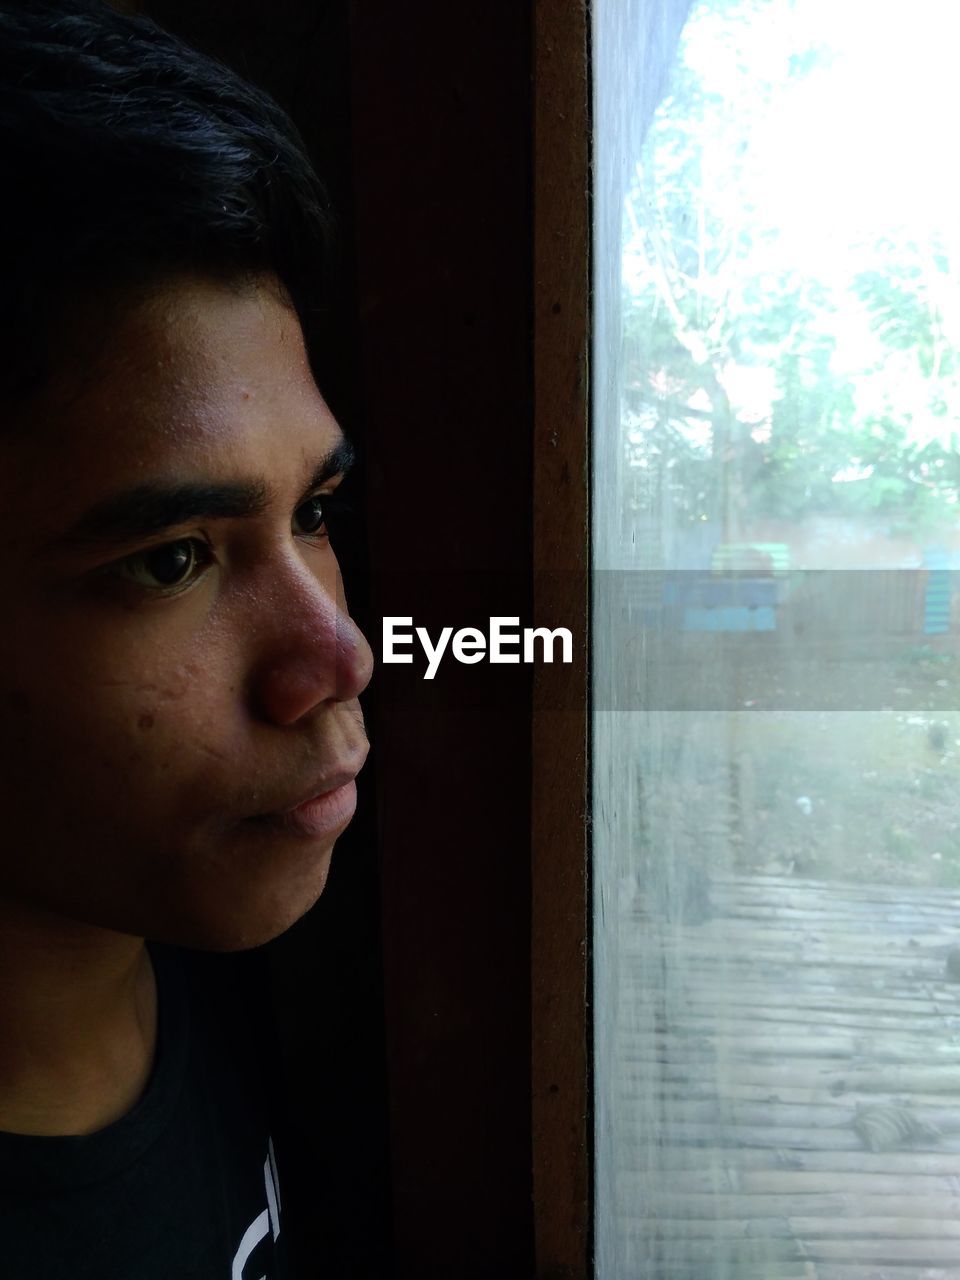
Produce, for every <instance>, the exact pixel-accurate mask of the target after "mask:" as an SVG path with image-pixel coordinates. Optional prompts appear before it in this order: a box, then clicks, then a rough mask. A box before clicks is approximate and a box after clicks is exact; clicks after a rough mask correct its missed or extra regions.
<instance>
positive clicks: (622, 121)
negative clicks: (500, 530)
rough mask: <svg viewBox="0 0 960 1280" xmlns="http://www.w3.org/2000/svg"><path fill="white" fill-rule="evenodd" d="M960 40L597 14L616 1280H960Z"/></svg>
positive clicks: (608, 1115) (597, 380) (769, 13)
mask: <svg viewBox="0 0 960 1280" xmlns="http://www.w3.org/2000/svg"><path fill="white" fill-rule="evenodd" d="M958 25H960V10H958V9H955V8H954V6H952V5H945V4H943V3H942V0H913V3H911V4H909V5H906V4H897V3H893V2H892V0H891V2H889V3H887V2H884V0H869V2H868V0H841V2H840V3H837V0H829V2H828V0H708V2H707V3H702V4H697V5H694V6H693V7H692V8H689V7H688V5H687V4H686V3H684V2H683V0H680V2H679V3H678V2H675V0H597V3H596V4H595V5H594V51H595V52H594V58H595V65H594V83H595V121H596V130H595V135H596V140H595V157H594V159H595V209H596V214H595V218H596V222H595V280H594V285H595V344H594V354H593V369H592V379H593V387H594V476H595V480H594V493H593V504H594V526H593V533H594V548H595V550H594V601H595V604H594V617H593V644H594V663H595V666H594V671H595V675H594V689H593V697H594V722H593V728H594V778H593V786H594V807H593V817H594V858H595V877H594V883H595V921H594V930H595V932H594V937H595V949H594V954H595V974H594V977H595V988H594V995H595V1002H594V1004H595V1042H596V1064H595V1065H596V1095H595V1101H596V1224H597V1229H596V1240H597V1265H596V1274H597V1276H598V1277H599V1280H634V1277H643V1278H645V1280H646V1278H647V1277H651V1278H654V1277H655V1278H658V1280H659V1278H663V1280H675V1278H676V1280H682V1278H690V1280H693V1278H694V1277H703V1278H704V1280H718V1278H720V1277H730V1278H735V1280H747V1278H750V1280H785V1278H786V1277H815V1278H816V1280H888V1277H896V1278H897V1280H920V1278H921V1277H926V1278H927V1280H932V1278H933V1277H937V1278H942V1277H948V1276H949V1277H960V1217H958V1210H960V1196H958V1189H960V1107H958V1105H957V1104H958V1099H960V803H958V796H960V790H958V780H960V741H958V740H960V708H958V702H957V692H958V689H960V667H958V664H957V629H958V601H957V591H956V569H957V567H958V564H960V520H958V505H957V497H958V486H960V453H958V448H957V440H958V427H960V187H958V178H957V174H958V168H960V167H958V165H957V163H956V161H955V158H954V155H953V151H954V148H953V145H952V144H953V137H954V133H953V131H954V128H955V122H956V121H957V120H958V119H960V75H958V74H957V71H956V69H955V66H954V62H955V56H956V55H955V50H956V47H957V40H956V37H957V35H958V32H957V30H956V28H957V27H958Z"/></svg>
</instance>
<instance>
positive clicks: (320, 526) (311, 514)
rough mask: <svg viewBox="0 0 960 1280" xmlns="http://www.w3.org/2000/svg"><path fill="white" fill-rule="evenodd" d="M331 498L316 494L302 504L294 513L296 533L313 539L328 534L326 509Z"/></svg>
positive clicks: (326, 495)
mask: <svg viewBox="0 0 960 1280" xmlns="http://www.w3.org/2000/svg"><path fill="white" fill-rule="evenodd" d="M330 498H331V495H330V494H325V493H315V494H314V495H313V497H312V498H308V499H307V500H306V502H301V503H300V505H299V507H297V509H296V511H294V513H293V523H294V533H300V534H307V535H308V536H313V537H316V536H318V535H319V534H324V533H326V528H325V514H324V508H325V506H326V503H327V502H328V501H329V500H330Z"/></svg>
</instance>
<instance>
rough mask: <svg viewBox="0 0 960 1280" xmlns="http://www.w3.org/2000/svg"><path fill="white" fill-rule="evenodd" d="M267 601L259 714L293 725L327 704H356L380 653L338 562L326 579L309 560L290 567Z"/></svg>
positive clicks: (255, 699) (256, 674)
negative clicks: (351, 601) (352, 607)
mask: <svg viewBox="0 0 960 1280" xmlns="http://www.w3.org/2000/svg"><path fill="white" fill-rule="evenodd" d="M330 558H331V560H332V555H331V557H330ZM261 604H262V605H263V607H264V609H265V612H266V615H267V616H266V620H265V622H264V624H263V632H262V635H263V642H262V644H261V646H260V653H259V655H258V660H257V661H256V663H255V665H254V669H253V673H252V678H251V702H252V705H253V708H254V711H255V714H257V715H258V716H259V717H260V718H262V719H265V720H268V721H269V722H270V723H272V724H276V725H281V726H289V725H294V724H296V723H297V722H298V721H300V720H302V719H304V717H306V716H309V714H310V713H311V712H312V711H314V710H315V709H316V708H318V707H320V706H321V705H323V704H325V703H326V704H334V703H341V702H350V701H352V700H353V699H354V698H356V697H357V696H358V695H359V694H360V693H362V692H363V690H364V689H365V688H366V686H367V685H368V683H369V682H370V677H371V675H372V673H373V654H372V653H371V651H370V646H369V645H368V644H367V641H366V639H365V638H364V636H363V634H362V632H361V631H360V629H359V628H358V627H357V625H356V623H355V622H354V621H353V619H352V618H351V617H350V614H349V612H348V610H347V604H346V599H345V597H344V593H343V584H342V581H341V579H340V573H339V570H337V569H336V562H335V561H333V565H332V567H331V569H330V572H328V573H325V574H324V575H323V576H322V577H317V576H315V575H314V574H313V573H312V572H311V571H310V570H309V569H308V568H307V567H306V566H305V565H304V564H303V562H302V561H297V562H296V563H295V564H293V565H288V566H287V568H286V571H285V572H281V573H276V574H275V576H274V577H273V581H272V583H271V587H270V589H269V591H268V592H265V593H264V597H262V598H261Z"/></svg>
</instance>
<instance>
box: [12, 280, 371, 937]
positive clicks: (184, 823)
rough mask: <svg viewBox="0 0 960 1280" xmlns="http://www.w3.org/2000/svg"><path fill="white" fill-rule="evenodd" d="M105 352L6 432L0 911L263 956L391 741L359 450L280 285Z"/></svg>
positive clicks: (177, 310)
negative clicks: (378, 707) (345, 499)
mask: <svg viewBox="0 0 960 1280" xmlns="http://www.w3.org/2000/svg"><path fill="white" fill-rule="evenodd" d="M97 337H98V341H97V343H96V344H95V350H96V352H97V353H98V354H97V359H96V360H95V361H94V362H93V365H92V367H88V368H86V369H85V370H83V371H78V369H77V368H74V369H73V372H72V373H69V374H66V375H64V376H63V377H61V378H60V379H59V380H58V383H57V385H55V386H54V387H53V388H52V389H51V390H50V391H48V392H45V393H44V395H43V397H42V399H38V400H37V401H36V402H35V403H34V405H33V406H31V411H30V414H29V421H27V422H26V425H21V426H19V428H18V429H17V430H15V431H13V432H12V433H11V432H4V431H2V430H0V572H2V578H3V588H4V590H3V597H4V600H3V610H2V625H0V758H2V760H3V770H2V774H0V803H2V827H0V906H2V904H3V903H4V902H6V903H7V904H9V905H10V906H11V907H13V908H15V909H16V908H20V907H27V908H30V909H34V908H35V909H39V910H41V911H44V912H52V913H54V914H55V915H60V916H64V917H67V918H69V919H71V920H80V921H83V922H87V923H92V924H95V925H101V926H104V927H107V928H112V929H117V930H121V931H123V932H128V933H132V934H137V935H141V934H142V935H146V936H148V937H153V938H156V939H160V940H164V941H169V942H176V943H181V944H184V945H188V946H197V947H211V948H217V949H234V948H238V947H243V946H251V945H255V944H257V943H260V942H263V941H265V940H266V939H268V938H270V937H273V936H275V935H276V934H278V933H280V932H281V931H282V930H283V929H285V928H286V927H287V926H288V925H290V924H291V923H292V922H293V921H294V920H296V919H297V918H298V917H299V916H300V915H301V914H302V913H303V912H304V911H305V910H306V909H307V908H308V907H309V906H310V905H311V904H312V903H313V902H314V901H315V900H316V898H317V897H318V896H319V894H320V893H321V891H322V889H323V885H324V882H325V880H326V876H327V871H328V868H329V864H330V857H331V853H332V850H333V844H334V841H335V839H336V837H337V836H338V835H339V834H340V833H341V831H342V830H343V828H344V827H345V826H346V825H347V823H348V822H349V819H350V816H351V814H352V812H353V804H354V787H353V782H352V778H353V775H354V774H356V772H357V771H358V770H359V769H360V767H361V765H362V764H363V760H364V757H365V755H366V750H367V743H366V737H365V735H364V730H363V720H362V716H361V712H360V708H359V705H358V703H357V695H358V694H359V693H360V692H361V690H362V689H363V688H364V686H365V685H366V683H367V681H368V679H369V677H370V672H371V668H372V657H371V654H370V650H369V648H368V646H367V644H366V642H365V640H364V639H363V637H362V636H361V635H360V633H359V631H358V630H357V629H356V627H355V626H354V624H353V623H352V622H351V621H350V619H349V617H348V616H347V613H346V610H345V606H344V601H343V591H342V586H341V582H340V575H339V571H338V567H337V561H336V558H335V556H334V553H333V550H332V549H331V546H330V543H329V541H328V540H327V537H326V532H325V530H324V528H323V525H322V522H321V521H322V509H323V503H324V496H323V495H325V494H329V493H330V492H331V491H332V490H334V489H335V488H336V485H337V482H338V479H339V475H340V472H341V471H342V469H343V465H344V460H345V456H346V454H345V451H344V450H343V447H342V445H343V442H342V437H341V434H340V430H339V428H338V426H337V424H336V422H335V421H334V419H333V417H332V415H331V413H330V411H329V409H328V408H327V406H326V405H325V403H324V401H323V399H322V398H321V396H320V394H319V392H318V391H317V388H316V386H315V384H314V381H313V378H312V376H311V373H310V369H309V366H308V363H307V358H306V355H305V352H304V347H303V339H302V335H301V332H300V327H299V324H298V322H297V319H296V316H295V314H294V313H293V311H292V310H290V309H289V307H287V306H286V305H284V303H283V302H282V301H281V299H280V297H279V295H278V292H277V290H276V288H275V287H274V286H273V285H272V282H270V281H269V280H265V281H264V282H263V284H262V287H257V288H254V287H253V286H251V287H250V288H248V289H246V290H240V289H230V288H228V287H226V286H224V285H218V284H216V283H212V282H204V281H199V280H193V279H190V278H183V279H182V280H178V281H177V282H175V283H172V284H170V285H168V286H165V287H164V288H163V289H162V290H157V291H155V292H154V293H153V294H151V295H150V296H149V297H148V298H146V299H145V300H143V301H141V302H139V303H138V304H136V305H130V306H128V307H126V308H121V311H120V313H119V318H117V317H114V318H113V320H112V321H111V324H110V327H109V328H108V330H107V331H106V333H105V335H97ZM101 337H102V338H103V341H100V340H99V339H100V338H101ZM338 447H339V448H340V452H339V454H338ZM317 495H319V497H318V496H317ZM321 793H326V794H324V795H323V798H322V799H320V800H317V801H316V802H315V803H312V804H310V805H308V806H306V807H301V808H299V810H298V812H297V813H296V814H290V813H288V812H286V811H289V810H292V809H294V808H295V807H297V806H301V805H302V803H303V802H304V801H307V800H310V799H311V797H317V796H318V795H320V794H321ZM284 813H286V816H281V815H283V814H284Z"/></svg>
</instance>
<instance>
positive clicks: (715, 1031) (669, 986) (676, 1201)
mask: <svg viewBox="0 0 960 1280" xmlns="http://www.w3.org/2000/svg"><path fill="white" fill-rule="evenodd" d="M623 937H624V939H625V944H624V946H623V949H622V952H621V957H622V958H621V971H620V984H621V990H620V1001H619V1011H620V1012H619V1023H618V1027H617V1049H618V1054H617V1057H618V1078H617V1082H616V1093H617V1100H616V1102H617V1105H616V1115H617V1117H618V1119H617V1136H618V1151H619V1168H618V1173H617V1184H616V1185H617V1197H618V1205H617V1211H618V1220H619V1223H620V1230H621V1232H622V1234H623V1238H624V1240H625V1241H626V1242H627V1251H628V1256H629V1257H630V1258H631V1259H632V1260H633V1270H632V1272H631V1280H632V1276H633V1275H634V1274H635V1275H636V1277H637V1278H638V1280H641V1278H642V1280H714V1278H715V1277H716V1278H721V1277H722V1278H723V1280H794V1277H797V1278H798V1280H960V983H957V982H953V981H950V980H949V979H948V975H947V969H946V957H947V954H948V953H949V952H950V950H951V949H952V948H953V947H955V946H960V893H958V892H956V891H954V890H949V891H948V890H937V889H933V888H923V889H918V888H900V887H897V886H878V885H857V884H827V883H823V882H818V881H813V880H794V879H792V878H786V877H771V876H752V877H732V876H731V877H725V878H722V879H719V880H717V881H716V882H714V883H713V884H712V885H711V886H710V912H709V918H708V919H706V920H704V921H703V922H701V923H697V924H686V925H683V924H681V925H677V924H673V925H665V924H663V923H662V922H660V921H658V920H657V918H656V911H655V910H654V908H653V907H652V906H650V907H649V908H648V906H647V904H646V903H645V900H644V898H643V895H642V894H639V893H638V895H637V897H636V900H635V901H634V902H633V903H632V904H631V906H630V908H629V912H628V918H627V920H625V921H624V930H623ZM876 1105H893V1106H898V1107H904V1108H907V1109H909V1112H910V1113H911V1115H913V1116H914V1117H915V1118H916V1119H917V1120H918V1121H921V1122H923V1123H924V1124H926V1125H931V1126H935V1128H936V1130H937V1131H938V1136H937V1135H934V1136H930V1137H926V1138H922V1139H915V1140H913V1141H908V1142H903V1143H900V1144H895V1145H893V1146H892V1147H891V1148H890V1149H887V1150H882V1151H871V1150H869V1149H868V1148H867V1147H866V1146H865V1144H864V1142H863V1140H862V1139H861V1137H860V1136H859V1134H858V1133H857V1131H856V1129H855V1127H854V1123H853V1121H854V1119H855V1117H856V1115H857V1108H858V1106H861V1107H864V1106H876Z"/></svg>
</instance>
